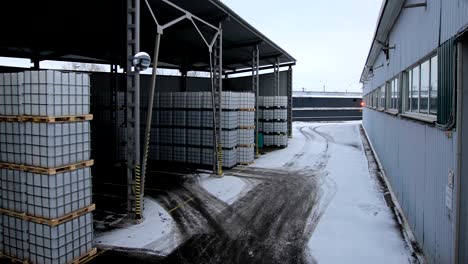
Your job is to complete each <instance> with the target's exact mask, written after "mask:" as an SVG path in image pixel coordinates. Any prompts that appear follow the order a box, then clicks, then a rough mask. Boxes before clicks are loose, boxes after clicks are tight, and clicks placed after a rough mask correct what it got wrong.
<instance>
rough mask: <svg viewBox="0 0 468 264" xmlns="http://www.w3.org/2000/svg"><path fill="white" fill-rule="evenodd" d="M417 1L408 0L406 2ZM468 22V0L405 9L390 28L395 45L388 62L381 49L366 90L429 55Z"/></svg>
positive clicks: (432, 0) (431, 1)
mask: <svg viewBox="0 0 468 264" xmlns="http://www.w3.org/2000/svg"><path fill="white" fill-rule="evenodd" d="M418 2H420V1H417V0H409V1H407V4H411V3H418ZM441 3H443V5H442V7H441ZM467 24H468V1H466V0H428V1H427V8H424V7H419V8H407V9H403V10H402V11H401V13H400V16H399V18H398V20H397V21H396V23H395V25H394V27H393V29H392V31H391V32H390V36H389V44H390V46H395V49H393V50H390V60H389V63H387V61H386V58H385V55H384V53H383V52H381V53H380V55H379V57H378V59H377V60H376V62H375V63H374V68H378V67H379V68H378V69H375V70H374V77H373V78H372V80H371V81H370V82H368V83H367V84H366V85H365V86H364V94H367V93H368V92H370V91H372V90H373V89H375V88H377V87H378V86H381V85H382V84H384V83H385V82H386V81H388V80H390V79H391V78H393V77H395V76H396V75H397V74H398V73H400V72H401V71H403V70H405V69H407V68H409V67H410V66H412V65H414V64H415V63H416V62H418V61H419V60H420V59H422V58H423V57H425V56H427V55H430V54H431V53H432V52H433V51H434V50H435V49H436V48H437V47H438V46H439V45H440V44H442V43H444V42H446V41H447V40H448V39H450V38H451V37H452V36H454V35H455V34H456V33H457V32H458V31H459V30H460V28H462V27H463V26H465V25H467ZM439 27H440V34H439ZM380 66H382V67H380Z"/></svg>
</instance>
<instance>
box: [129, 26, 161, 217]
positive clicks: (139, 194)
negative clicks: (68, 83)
mask: <svg viewBox="0 0 468 264" xmlns="http://www.w3.org/2000/svg"><path fill="white" fill-rule="evenodd" d="M160 41H161V34H159V33H156V39H155V43H154V55H153V73H152V76H151V87H150V89H149V91H148V93H149V94H148V111H147V114H146V129H145V138H144V140H145V145H144V148H143V162H142V164H141V179H140V178H139V177H138V175H137V178H136V186H135V190H136V192H135V194H136V195H135V196H136V202H135V206H136V207H135V212H136V218H137V219H141V218H143V215H142V213H143V212H142V210H141V208H140V206H141V205H142V204H143V197H144V190H145V177H146V165H147V162H148V151H149V143H150V137H151V121H152V120H153V103H154V92H155V90H156V77H157V71H158V61H159V43H160Z"/></svg>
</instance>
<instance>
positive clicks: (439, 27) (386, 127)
mask: <svg viewBox="0 0 468 264" xmlns="http://www.w3.org/2000/svg"><path fill="white" fill-rule="evenodd" d="M419 2H420V1H417V0H408V1H407V2H406V4H412V3H419ZM427 4H428V5H427V8H424V7H418V8H407V9H403V10H402V11H401V13H400V16H399V18H398V20H397V21H396V23H395V25H394V26H393V28H392V31H391V32H390V36H389V45H390V46H391V47H393V46H394V47H395V49H392V50H390V57H389V60H388V61H387V60H386V58H385V55H384V53H383V52H381V53H380V55H379V57H378V58H377V60H376V62H375V63H374V65H373V67H374V71H373V77H372V78H370V79H369V81H367V82H366V83H365V84H364V94H367V93H369V92H371V91H372V90H374V89H375V88H377V87H379V86H381V85H383V84H384V83H385V82H386V81H388V80H390V79H392V78H393V77H395V76H396V75H398V74H399V73H400V72H403V71H405V70H406V69H408V68H410V67H411V66H413V65H414V64H416V63H418V62H419V61H421V60H422V59H424V58H425V57H427V56H429V55H431V54H433V53H434V52H435V51H436V49H437V48H438V47H439V46H440V45H441V44H443V43H444V42H446V41H447V40H448V39H450V38H451V37H453V36H454V35H455V34H456V33H457V32H458V31H459V30H460V29H461V28H462V27H464V25H466V24H467V23H468V1H466V0H428V1H427ZM363 124H364V127H365V129H366V131H367V133H368V135H369V138H370V140H371V142H372V144H373V146H374V149H375V151H376V152H377V155H378V156H379V158H380V160H381V161H382V165H383V169H384V170H385V172H386V174H387V176H388V178H389V180H390V183H391V186H392V188H393V190H394V192H395V194H396V195H397V197H398V200H399V202H400V204H401V206H402V208H403V211H404V213H405V215H406V217H407V219H408V222H409V224H410V226H411V229H412V230H413V232H414V234H415V235H416V238H417V240H418V242H419V243H420V245H421V247H422V249H423V251H424V253H425V255H426V256H427V259H428V261H429V263H454V261H455V260H456V256H454V254H455V253H454V252H455V245H454V243H455V241H456V234H457V232H458V230H457V219H456V215H457V214H456V213H457V212H456V210H458V209H457V208H456V204H455V202H456V199H455V197H453V198H452V197H450V195H455V194H454V193H453V192H450V191H449V190H447V185H448V182H449V177H448V174H449V170H451V171H453V172H454V173H455V179H457V175H456V171H457V170H456V169H457V161H456V153H457V148H456V144H457V140H458V134H457V132H456V131H455V132H453V131H451V132H450V133H452V132H453V133H454V134H453V135H451V136H450V133H449V134H448V135H449V136H447V134H446V133H445V132H444V131H442V130H439V129H438V128H436V127H434V126H433V125H430V124H427V123H421V122H419V121H416V120H412V119H405V118H403V117H396V116H393V115H390V114H387V113H384V112H380V111H376V110H373V109H369V108H366V109H364V110H363ZM457 185H459V183H458V182H456V181H455V188H454V190H456V188H457V187H456V186H457ZM462 186H464V185H462ZM446 195H447V200H446ZM446 202H447V204H446ZM450 203H453V204H452V205H451V206H452V209H451V210H450V209H449V207H448V206H447V205H450ZM464 219H468V218H466V217H465V218H464ZM461 224H462V225H465V226H466V223H461ZM461 230H465V231H466V230H467V229H466V227H465V228H464V229H461ZM462 236H464V237H466V235H462ZM465 248H468V246H466V245H465ZM462 250H463V249H460V252H461V251H462ZM465 255H466V254H465ZM464 257H465V258H466V256H464ZM459 263H466V261H464V259H462V260H461V261H460V262H459Z"/></svg>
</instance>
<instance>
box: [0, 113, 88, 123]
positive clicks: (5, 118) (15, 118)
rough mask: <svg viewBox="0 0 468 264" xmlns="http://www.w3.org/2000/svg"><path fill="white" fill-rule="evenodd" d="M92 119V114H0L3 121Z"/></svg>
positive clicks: (40, 121) (54, 121)
mask: <svg viewBox="0 0 468 264" xmlns="http://www.w3.org/2000/svg"><path fill="white" fill-rule="evenodd" d="M90 120H93V115H91V114H89V115H73V116H0V121H4V122H35V123H61V122H79V121H90Z"/></svg>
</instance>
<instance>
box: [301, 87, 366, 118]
mask: <svg viewBox="0 0 468 264" xmlns="http://www.w3.org/2000/svg"><path fill="white" fill-rule="evenodd" d="M361 103H362V93H356V92H317V91H293V104H292V105H293V109H292V111H293V120H294V121H347V120H361V119H362V105H361Z"/></svg>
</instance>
